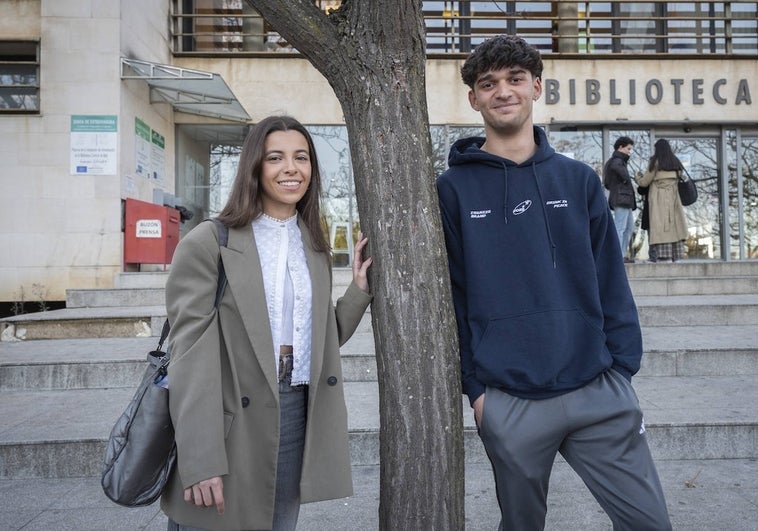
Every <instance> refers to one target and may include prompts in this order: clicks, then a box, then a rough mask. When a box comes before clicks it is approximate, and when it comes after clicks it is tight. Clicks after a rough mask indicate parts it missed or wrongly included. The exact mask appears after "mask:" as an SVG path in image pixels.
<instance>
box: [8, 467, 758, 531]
mask: <svg viewBox="0 0 758 531" xmlns="http://www.w3.org/2000/svg"><path fill="white" fill-rule="evenodd" d="M658 470H659V474H660V476H661V481H662V483H663V487H664V490H665V492H666V496H667V502H668V506H669V511H670V513H671V519H672V523H673V525H674V529H676V530H681V531H722V530H723V531H727V530H728V531H755V530H756V529H758V460H706V461H698V460H693V461H659V462H658ZM353 478H354V485H355V491H356V492H355V495H354V496H353V497H352V498H347V499H343V500H334V501H330V502H322V503H315V504H308V505H304V506H303V508H302V510H301V513H300V523H299V525H298V531H364V530H365V531H370V530H376V529H379V524H378V518H377V514H378V507H379V467H377V466H365V467H355V468H354V472H353ZM0 499H2V500H3V502H2V504H1V505H0V507H2V508H0V529H2V530H4V531H17V530H24V531H42V530H45V531H48V530H51V529H55V530H60V531H68V530H71V531H105V530H107V531H132V530H143V529H144V530H150V531H158V530H163V529H165V528H166V517H165V516H164V515H163V513H161V511H160V509H159V507H158V505H157V504H155V505H153V506H150V507H145V508H139V509H125V508H121V507H118V506H116V505H114V504H112V503H111V502H110V501H109V500H108V499H106V498H105V496H104V495H103V493H102V491H101V490H100V485H99V478H74V479H27V480H24V479H18V480H0ZM497 523H498V514H497V502H496V501H495V494H494V487H493V482H492V475H491V473H490V469H489V467H488V466H487V465H469V466H467V469H466V530H467V531H494V530H495V529H496V528H497ZM546 529H547V530H554V531H580V530H581V531H595V530H598V531H599V530H610V529H611V525H610V521H609V520H608V518H607V517H606V516H605V514H604V513H603V512H602V510H601V509H600V507H599V506H598V505H597V503H596V502H595V501H594V500H593V499H592V497H591V495H590V494H589V492H588V491H587V489H586V488H585V487H584V485H582V483H581V481H580V480H579V479H578V478H577V476H576V475H575V474H574V473H573V471H572V470H571V469H570V468H569V467H568V465H566V464H565V463H563V462H559V463H557V464H556V466H555V469H554V471H553V477H552V480H551V490H550V495H549V497H548V515H547V525H546ZM400 531H416V530H411V529H408V530H400ZM424 531H426V530H424Z"/></svg>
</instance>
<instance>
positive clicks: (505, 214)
mask: <svg viewBox="0 0 758 531" xmlns="http://www.w3.org/2000/svg"><path fill="white" fill-rule="evenodd" d="M503 173H504V174H505V176H504V179H503V183H504V188H505V190H504V191H503V218H505V224H506V225H507V224H508V166H507V165H506V164H505V162H503Z"/></svg>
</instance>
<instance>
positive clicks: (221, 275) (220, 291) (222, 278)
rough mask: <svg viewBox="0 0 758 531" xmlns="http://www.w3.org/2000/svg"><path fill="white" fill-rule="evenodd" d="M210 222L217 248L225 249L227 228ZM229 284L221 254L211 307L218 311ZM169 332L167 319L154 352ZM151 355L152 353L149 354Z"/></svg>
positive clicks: (212, 219)
mask: <svg viewBox="0 0 758 531" xmlns="http://www.w3.org/2000/svg"><path fill="white" fill-rule="evenodd" d="M209 220H210V221H212V222H213V224H214V225H215V226H216V232H217V233H218V246H219V247H226V244H227V243H229V227H227V226H226V225H224V224H223V223H222V222H221V221H220V220H218V219H217V218H209ZM206 221H207V220H206ZM228 283H229V281H228V280H227V278H226V270H225V269H224V261H223V260H222V259H221V254H220V253H219V256H218V284H217V285H216V299H215V300H214V302H213V306H214V307H215V308H216V309H217V310H218V305H219V304H221V297H223V295H224V290H225V289H226V285H227V284H228ZM170 330H171V325H170V324H169V322H168V319H166V320H165V321H164V322H163V329H162V330H161V337H160V339H159V340H158V348H157V349H156V351H158V352H162V351H163V343H164V342H165V341H166V338H167V337H168V333H169V331H170ZM151 354H152V352H151Z"/></svg>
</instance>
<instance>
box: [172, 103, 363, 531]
mask: <svg viewBox="0 0 758 531" xmlns="http://www.w3.org/2000/svg"><path fill="white" fill-rule="evenodd" d="M320 188H321V184H320V176H319V169H318V162H317V158H316V152H315V148H314V146H313V141H312V139H311V137H310V135H309V134H308V132H307V131H306V129H305V128H304V127H303V126H302V125H301V124H300V123H299V122H297V121H296V120H294V119H292V118H289V117H270V118H266V119H264V120H262V121H261V122H260V123H258V124H257V125H256V126H255V127H254V128H253V129H252V130H251V131H250V133H249V135H248V137H247V138H246V140H245V143H244V144H243V148H242V153H241V156H240V162H239V167H238V171H237V176H236V179H235V182H234V185H233V187H232V191H231V194H230V197H229V201H228V203H227V205H226V206H225V207H224V209H223V211H222V212H221V214H220V216H219V220H221V221H222V222H223V223H224V224H225V225H226V226H228V227H229V237H228V243H227V245H226V246H225V247H221V248H219V242H218V238H217V232H216V228H215V226H214V224H213V223H212V222H210V221H206V222H203V223H201V224H200V225H198V226H197V227H196V228H195V229H193V230H192V231H191V232H190V233H189V234H187V235H186V236H185V237H184V238H183V239H182V240H181V242H180V243H179V246H178V247H177V249H176V253H175V254H174V259H173V263H172V265H171V271H170V274H169V278H168V281H167V283H166V306H167V310H168V317H169V321H170V322H171V335H170V338H169V342H170V349H171V365H170V367H169V403H170V410H171V417H172V420H173V423H174V427H175V430H176V445H177V451H178V457H177V467H176V469H175V471H174V473H173V476H172V478H171V480H170V481H169V484H168V486H167V488H166V490H165V492H164V494H163V497H162V500H161V508H162V509H163V511H164V512H165V513H166V514H167V515H168V516H169V524H168V529H169V530H180V531H186V530H191V529H230V530H236V529H255V530H264V529H274V530H277V531H278V530H294V529H295V525H296V524H297V515H298V511H299V507H300V503H301V502H303V503H304V502H310V501H319V500H325V499H333V498H341V497H346V496H350V495H352V479H351V472H350V452H349V445H348V435H347V411H346V407H345V399H344V392H343V379H342V370H341V365H340V355H339V347H340V345H342V344H344V343H345V342H346V341H347V340H348V339H349V338H350V336H351V335H352V334H353V332H354V331H355V329H356V327H357V326H358V323H359V322H360V320H361V317H362V316H363V314H364V312H365V310H366V308H367V307H368V304H369V302H370V300H371V297H370V295H369V294H368V282H367V278H366V270H367V268H368V266H369V265H370V264H371V259H370V258H367V259H365V260H364V259H363V258H362V250H363V249H364V248H365V246H366V243H367V241H366V239H365V238H360V239H359V241H358V243H357V244H356V246H355V256H354V262H353V282H352V283H351V285H350V286H349V287H348V289H347V291H346V293H345V295H344V296H343V297H342V298H341V299H340V300H339V301H337V304H336V307H335V306H334V305H333V303H332V298H331V259H330V254H329V247H328V243H327V242H326V238H325V237H324V235H323V232H322V231H321V227H320V215H319V194H320ZM219 259H221V260H222V261H223V266H224V269H225V272H226V276H227V279H228V284H227V286H226V288H225V290H224V292H223V296H222V298H221V301H220V304H219V307H218V311H217V310H216V308H215V307H214V302H215V297H216V288H217V280H218V267H219Z"/></svg>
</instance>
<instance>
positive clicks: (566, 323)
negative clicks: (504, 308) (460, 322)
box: [474, 308, 610, 392]
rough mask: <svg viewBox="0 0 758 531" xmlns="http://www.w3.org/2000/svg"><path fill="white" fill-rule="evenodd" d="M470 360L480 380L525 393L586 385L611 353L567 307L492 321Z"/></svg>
mask: <svg viewBox="0 0 758 531" xmlns="http://www.w3.org/2000/svg"><path fill="white" fill-rule="evenodd" d="M474 360H475V362H476V365H477V367H478V370H479V371H480V372H484V373H486V374H484V375H483V377H484V380H483V381H486V382H488V383H489V382H496V383H498V384H500V385H502V386H504V387H505V388H511V389H515V390H521V391H527V392H528V391H539V390H546V389H551V390H560V389H562V388H567V389H568V388H571V387H572V386H576V385H579V384H582V383H585V382H586V381H587V380H588V379H590V378H592V377H594V376H595V375H597V374H598V373H599V372H601V371H602V370H603V369H604V368H605V367H606V366H607V365H610V354H609V353H608V351H607V349H606V347H605V334H604V333H603V332H602V330H600V329H599V328H597V327H596V326H594V325H592V324H591V323H590V322H589V321H588V320H587V319H586V318H585V317H584V315H583V314H582V312H581V311H579V310H577V309H573V308H572V309H566V310H545V311H534V312H529V313H523V314H518V315H514V316H510V317H505V318H500V319H493V320H491V321H490V322H489V324H488V325H487V329H486V331H485V333H484V335H483V336H482V340H481V341H480V342H479V345H477V347H476V349H475V351H474Z"/></svg>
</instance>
